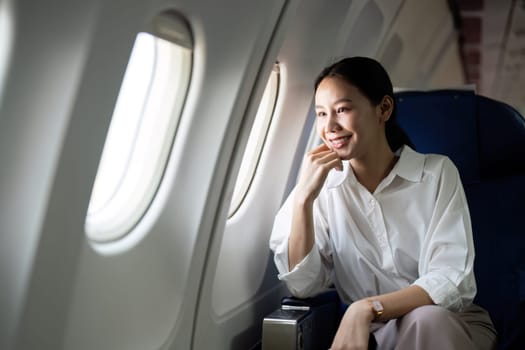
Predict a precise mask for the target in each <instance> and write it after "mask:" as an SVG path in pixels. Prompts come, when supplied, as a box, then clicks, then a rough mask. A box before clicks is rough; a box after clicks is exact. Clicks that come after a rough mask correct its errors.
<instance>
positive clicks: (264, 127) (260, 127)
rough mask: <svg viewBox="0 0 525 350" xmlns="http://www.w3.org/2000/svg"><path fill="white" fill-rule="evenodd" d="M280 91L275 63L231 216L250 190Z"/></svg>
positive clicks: (231, 205) (242, 171)
mask: <svg viewBox="0 0 525 350" xmlns="http://www.w3.org/2000/svg"><path fill="white" fill-rule="evenodd" d="M278 91H279V66H278V65H275V67H274V69H273V71H272V73H271V75H270V78H269V80H268V83H267V84H266V88H265V90H264V94H263V97H262V99H261V103H260V104H259V109H258V110H257V115H256V116H255V121H254V122H253V126H252V130H251V131H250V136H249V137H248V143H247V145H246V149H245V151H244V155H243V158H242V162H241V168H240V170H239V175H238V176H237V182H236V183H235V188H234V190H233V197H232V201H231V204H230V211H229V216H230V217H231V216H232V215H233V214H235V212H236V211H237V210H238V209H239V207H240V206H241V204H242V201H243V200H244V197H245V196H246V193H247V192H248V189H249V187H250V184H251V182H252V179H253V176H254V175H255V170H256V168H257V164H258V162H259V158H260V156H261V151H262V148H263V145H264V141H265V139H266V134H267V132H268V129H269V127H270V121H271V119H272V115H273V112H274V110H275V105H276V102H277V95H278Z"/></svg>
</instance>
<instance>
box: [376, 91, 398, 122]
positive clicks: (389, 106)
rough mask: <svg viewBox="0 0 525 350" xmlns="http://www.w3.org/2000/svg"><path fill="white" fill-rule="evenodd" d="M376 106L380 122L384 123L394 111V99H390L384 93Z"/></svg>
mask: <svg viewBox="0 0 525 350" xmlns="http://www.w3.org/2000/svg"><path fill="white" fill-rule="evenodd" d="M378 107H379V113H380V119H381V121H382V122H384V123H386V121H387V120H388V119H389V118H390V116H391V115H392V112H393V111H394V100H393V99H392V97H390V96H388V95H385V96H384V97H383V99H382V100H381V102H380V103H379V106H378Z"/></svg>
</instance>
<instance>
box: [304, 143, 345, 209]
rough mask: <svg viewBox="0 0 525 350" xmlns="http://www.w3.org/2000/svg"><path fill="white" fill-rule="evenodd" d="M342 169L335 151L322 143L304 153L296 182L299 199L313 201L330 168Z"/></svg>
mask: <svg viewBox="0 0 525 350" xmlns="http://www.w3.org/2000/svg"><path fill="white" fill-rule="evenodd" d="M332 169H338V170H343V163H342V162H341V159H340V158H339V156H338V155H337V153H336V152H335V151H333V150H331V149H330V148H328V146H327V145H326V144H324V143H323V144H322V145H319V146H317V147H316V148H314V149H313V150H311V151H310V152H308V153H307V154H306V155H305V159H304V164H303V168H302V169H301V175H300V176H299V181H298V184H297V195H298V196H299V199H300V200H301V201H303V202H304V203H306V202H313V200H314V199H315V198H317V196H319V192H320V191H321V188H322V187H323V184H324V182H325V180H326V177H327V175H328V173H329V172H330V170H332Z"/></svg>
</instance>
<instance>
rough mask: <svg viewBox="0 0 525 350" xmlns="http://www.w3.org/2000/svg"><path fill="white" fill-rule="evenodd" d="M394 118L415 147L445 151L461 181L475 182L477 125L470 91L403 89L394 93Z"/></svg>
mask: <svg viewBox="0 0 525 350" xmlns="http://www.w3.org/2000/svg"><path fill="white" fill-rule="evenodd" d="M396 100H397V101H396V102H397V119H398V122H399V125H400V126H401V127H402V128H403V129H404V130H405V132H406V133H407V134H408V136H409V137H410V139H411V140H412V142H413V143H414V145H415V147H416V150H417V151H418V152H422V153H438V154H444V155H447V156H448V157H449V158H450V159H451V160H452V161H453V162H454V164H456V166H457V168H458V170H459V173H460V175H461V179H462V181H463V182H464V183H472V182H478V181H479V179H480V174H479V168H480V166H479V157H478V146H477V143H478V128H477V121H476V113H475V110H476V104H475V94H474V92H473V91H463V90H459V91H458V90H439V91H429V92H426V91H407V92H399V93H397V94H396Z"/></svg>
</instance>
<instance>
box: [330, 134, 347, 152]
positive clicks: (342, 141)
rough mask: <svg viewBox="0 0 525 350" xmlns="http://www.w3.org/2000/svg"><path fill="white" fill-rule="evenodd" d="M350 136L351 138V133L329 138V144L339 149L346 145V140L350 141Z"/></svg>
mask: <svg viewBox="0 0 525 350" xmlns="http://www.w3.org/2000/svg"><path fill="white" fill-rule="evenodd" d="M350 138H352V135H348V136H341V137H336V138H333V139H330V144H331V145H332V146H333V147H334V149H339V148H342V147H344V146H346V145H347V144H348V141H350Z"/></svg>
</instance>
